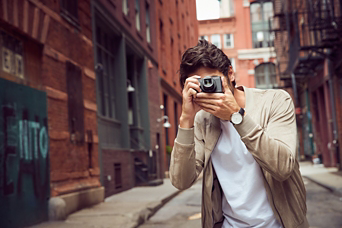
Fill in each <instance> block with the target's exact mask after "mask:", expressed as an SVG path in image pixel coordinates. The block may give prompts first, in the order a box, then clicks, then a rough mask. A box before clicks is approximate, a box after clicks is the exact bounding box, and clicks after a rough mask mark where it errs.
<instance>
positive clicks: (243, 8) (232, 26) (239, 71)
mask: <svg viewBox="0 0 342 228" xmlns="http://www.w3.org/2000/svg"><path fill="white" fill-rule="evenodd" d="M272 4H273V3H272V1H270V0H259V1H249V0H221V1H220V18H219V19H213V20H201V21H199V38H200V39H206V40H208V41H210V42H211V43H213V44H215V45H216V46H217V47H219V48H221V49H222V50H223V52H224V53H225V54H226V55H227V56H228V58H229V59H230V60H231V63H232V67H233V70H234V72H235V77H236V82H237V85H245V86H247V87H256V88H261V89H269V88H278V87H279V86H281V85H280V81H278V79H277V78H276V74H275V63H276V60H275V52H274V47H273V46H274V42H273V36H272V34H271V33H270V32H269V29H268V28H269V26H268V20H269V18H270V17H272V15H273V7H272Z"/></svg>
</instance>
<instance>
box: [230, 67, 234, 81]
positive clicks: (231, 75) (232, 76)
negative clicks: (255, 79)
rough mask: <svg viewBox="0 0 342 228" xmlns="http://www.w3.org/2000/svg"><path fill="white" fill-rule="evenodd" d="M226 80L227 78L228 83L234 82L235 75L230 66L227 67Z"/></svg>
mask: <svg viewBox="0 0 342 228" xmlns="http://www.w3.org/2000/svg"><path fill="white" fill-rule="evenodd" d="M228 78H229V80H230V82H233V81H235V74H234V71H233V67H232V66H229V70H228Z"/></svg>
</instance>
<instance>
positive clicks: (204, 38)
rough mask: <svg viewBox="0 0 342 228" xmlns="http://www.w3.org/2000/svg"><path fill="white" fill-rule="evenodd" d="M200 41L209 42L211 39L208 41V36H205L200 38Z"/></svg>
mask: <svg viewBox="0 0 342 228" xmlns="http://www.w3.org/2000/svg"><path fill="white" fill-rule="evenodd" d="M199 40H206V41H208V40H209V39H208V36H206V35H204V36H200V37H199Z"/></svg>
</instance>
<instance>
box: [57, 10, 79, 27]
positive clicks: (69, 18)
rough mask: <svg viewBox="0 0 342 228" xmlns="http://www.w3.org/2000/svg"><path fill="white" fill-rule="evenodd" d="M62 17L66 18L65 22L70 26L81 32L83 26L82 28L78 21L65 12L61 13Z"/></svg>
mask: <svg viewBox="0 0 342 228" xmlns="http://www.w3.org/2000/svg"><path fill="white" fill-rule="evenodd" d="M61 17H62V18H64V20H66V21H67V22H68V23H69V24H71V25H72V26H74V27H75V28H76V29H77V30H78V31H81V26H80V24H79V22H78V20H76V19H74V18H72V17H71V16H69V15H68V14H67V13H65V12H64V11H61Z"/></svg>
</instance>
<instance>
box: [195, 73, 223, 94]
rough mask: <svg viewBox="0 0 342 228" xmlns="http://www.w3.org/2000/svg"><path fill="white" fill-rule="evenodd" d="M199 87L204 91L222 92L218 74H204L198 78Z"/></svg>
mask: <svg viewBox="0 0 342 228" xmlns="http://www.w3.org/2000/svg"><path fill="white" fill-rule="evenodd" d="M198 81H199V82H200V88H201V90H202V92H204V93H223V88H222V81H221V77H220V76H206V77H204V78H200V79H198Z"/></svg>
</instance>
